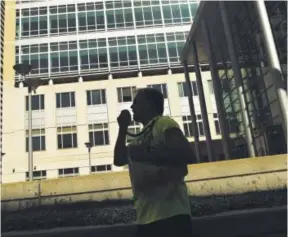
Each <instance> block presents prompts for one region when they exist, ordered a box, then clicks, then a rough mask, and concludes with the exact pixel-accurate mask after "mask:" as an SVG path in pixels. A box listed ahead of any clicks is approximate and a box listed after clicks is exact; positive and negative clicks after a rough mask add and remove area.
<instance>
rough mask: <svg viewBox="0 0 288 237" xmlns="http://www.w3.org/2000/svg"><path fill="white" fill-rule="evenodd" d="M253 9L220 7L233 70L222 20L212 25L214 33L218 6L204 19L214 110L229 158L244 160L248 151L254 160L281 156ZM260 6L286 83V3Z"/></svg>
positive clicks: (278, 122)
mask: <svg viewBox="0 0 288 237" xmlns="http://www.w3.org/2000/svg"><path fill="white" fill-rule="evenodd" d="M254 4H255V2H248V1H242V2H235V3H234V2H233V4H232V3H229V2H225V8H226V12H227V17H228V21H227V22H228V25H230V26H229V28H230V29H231V37H232V41H233V43H234V45H233V48H234V50H235V51H234V53H235V56H236V58H237V62H238V63H237V64H238V65H236V63H235V64H234V67H232V61H233V60H232V57H231V54H230V53H231V52H230V51H229V50H228V48H227V46H228V41H227V38H226V35H225V33H224V24H223V22H222V20H219V21H218V22H217V25H218V26H217V29H215V17H218V19H221V12H220V8H219V5H218V6H217V7H216V5H215V12H217V13H215V15H214V16H213V17H212V16H211V17H204V18H205V23H206V27H207V31H208V36H209V37H210V43H211V48H212V49H211V55H212V56H211V58H212V60H213V61H214V62H215V63H217V73H218V77H219V81H220V86H221V87H220V88H214V90H216V89H217V91H219V90H220V91H221V95H222V98H221V101H220V104H221V106H223V108H224V119H225V126H229V129H228V131H229V141H228V142H229V148H231V151H230V152H231V154H230V157H232V158H241V157H248V156H249V147H253V150H254V152H255V156H264V155H273V154H284V153H286V152H287V145H286V142H285V136H284V130H283V126H282V119H281V112H280V111H281V110H280V109H281V108H280V103H279V99H278V97H277V92H276V85H275V84H276V83H275V78H273V74H272V70H273V69H271V65H269V64H270V62H269V61H268V58H269V55H268V53H267V49H266V48H265V47H264V36H263V34H262V29H261V27H260V22H259V17H258V14H257V12H256V10H255V7H254ZM265 4H266V10H267V13H268V16H269V18H270V19H269V20H270V26H271V29H272V32H273V37H274V40H275V44H276V49H277V52H278V58H279V61H280V64H281V66H282V73H283V76H284V77H285V79H284V80H287V78H286V77H287V2H285V1H277V2H265ZM203 15H204V13H203ZM206 15H207V13H206ZM216 15H217V16H216ZM202 20H203V19H202ZM216 31H217V32H216ZM194 37H195V36H194ZM227 37H228V36H227ZM233 63H234V62H233ZM237 67H238V68H239V72H240V77H239V80H236V78H235V77H236V76H235V74H236V73H235V71H234V70H238V69H237ZM213 80H217V78H214V79H213ZM285 84H286V83H285ZM215 86H216V85H215ZM285 86H286V85H285ZM285 89H286V90H287V87H285ZM211 91H212V90H211ZM241 101H243V104H244V106H243V104H242V103H240V102H241ZM242 106H243V107H242ZM244 107H246V108H244ZM246 124H248V126H246ZM249 133H251V144H250V143H249V140H250V138H249V139H248V136H250V135H247V134H249ZM250 151H251V150H250Z"/></svg>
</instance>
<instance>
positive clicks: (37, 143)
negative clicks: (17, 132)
mask: <svg viewBox="0 0 288 237" xmlns="http://www.w3.org/2000/svg"><path fill="white" fill-rule="evenodd" d="M45 149H46V140H45V129H33V130H32V150H33V151H44V150H45ZM28 150H29V140H28V131H26V152H28Z"/></svg>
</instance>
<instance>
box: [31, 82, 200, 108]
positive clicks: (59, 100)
mask: <svg viewBox="0 0 288 237" xmlns="http://www.w3.org/2000/svg"><path fill="white" fill-rule="evenodd" d="M191 85H192V93H193V95H194V96H198V89H197V83H196V82H195V81H192V82H191ZM148 87H150V88H154V89H157V90H159V91H160V92H161V93H162V94H163V97H164V98H165V99H167V96H168V94H167V85H166V84H154V85H148ZM136 90H137V88H136V87H135V86H132V87H121V88H117V95H118V102H119V103H121V102H132V101H133V99H134V95H135V93H136ZM178 91H179V96H180V97H187V96H188V89H187V84H186V83H185V82H179V83H178ZM86 101H87V105H88V106H90V105H102V104H106V103H107V101H106V90H105V89H99V90H89V91H86ZM75 104H76V103H75V92H61V93H56V108H67V107H75ZM44 109H45V100H44V95H33V96H32V110H44ZM26 111H28V97H27V96H26Z"/></svg>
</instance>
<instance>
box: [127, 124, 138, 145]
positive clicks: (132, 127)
mask: <svg viewBox="0 0 288 237" xmlns="http://www.w3.org/2000/svg"><path fill="white" fill-rule="evenodd" d="M140 131H141V127H140V123H138V122H135V121H131V124H130V126H129V127H128V132H129V133H132V134H137V133H139V132H140ZM132 140H133V137H130V136H129V135H127V136H126V142H127V143H129V142H131V141H132Z"/></svg>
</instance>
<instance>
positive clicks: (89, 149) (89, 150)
mask: <svg viewBox="0 0 288 237" xmlns="http://www.w3.org/2000/svg"><path fill="white" fill-rule="evenodd" d="M88 153H89V174H91V148H88Z"/></svg>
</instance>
